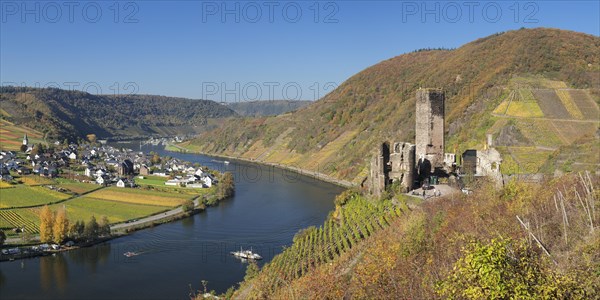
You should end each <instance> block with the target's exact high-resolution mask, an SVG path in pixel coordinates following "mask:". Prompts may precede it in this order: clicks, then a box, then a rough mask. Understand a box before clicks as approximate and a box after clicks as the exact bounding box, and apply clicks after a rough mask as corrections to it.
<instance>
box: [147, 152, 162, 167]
mask: <svg viewBox="0 0 600 300" xmlns="http://www.w3.org/2000/svg"><path fill="white" fill-rule="evenodd" d="M150 162H151V163H152V164H153V165H156V164H160V162H161V159H160V156H158V154H154V155H152V158H151V159H150Z"/></svg>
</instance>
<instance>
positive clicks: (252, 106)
mask: <svg viewBox="0 0 600 300" xmlns="http://www.w3.org/2000/svg"><path fill="white" fill-rule="evenodd" d="M311 103H312V101H301V100H296V101H294V100H265V101H244V102H233V103H227V106H228V107H229V108H231V109H233V110H234V111H235V112H236V113H238V114H239V115H241V116H248V117H261V116H276V115H280V114H284V113H288V112H291V111H294V110H297V109H299V108H302V107H304V106H307V105H309V104H311Z"/></svg>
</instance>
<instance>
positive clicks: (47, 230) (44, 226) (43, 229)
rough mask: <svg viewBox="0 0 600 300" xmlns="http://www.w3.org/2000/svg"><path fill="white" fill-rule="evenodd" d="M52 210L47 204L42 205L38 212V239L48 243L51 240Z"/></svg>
mask: <svg viewBox="0 0 600 300" xmlns="http://www.w3.org/2000/svg"><path fill="white" fill-rule="evenodd" d="M53 224H54V212H53V211H52V210H50V207H48V205H44V207H43V208H42V211H41V212H40V241H41V242H42V243H48V242H51V241H52V240H53V235H52V234H53V230H52V227H53Z"/></svg>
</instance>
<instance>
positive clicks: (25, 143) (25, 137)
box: [23, 133, 29, 146]
mask: <svg viewBox="0 0 600 300" xmlns="http://www.w3.org/2000/svg"><path fill="white" fill-rule="evenodd" d="M23 145H25V146H29V139H28V138H27V133H26V134H25V136H24V137H23Z"/></svg>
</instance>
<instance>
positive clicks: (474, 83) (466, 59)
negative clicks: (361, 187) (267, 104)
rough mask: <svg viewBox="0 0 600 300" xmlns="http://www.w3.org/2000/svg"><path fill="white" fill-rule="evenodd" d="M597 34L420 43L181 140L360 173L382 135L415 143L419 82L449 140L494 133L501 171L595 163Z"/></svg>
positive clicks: (336, 172)
mask: <svg viewBox="0 0 600 300" xmlns="http://www.w3.org/2000/svg"><path fill="white" fill-rule="evenodd" d="M598 49H600V38H599V37H597V36H593V35H588V34H583V33H577V32H572V31H564V30H557V29H546V28H537V29H521V30H515V31H509V32H505V33H498V34H494V35H491V36H488V37H485V38H481V39H477V40H475V41H473V42H471V43H468V44H466V45H463V46H462V47H459V48H457V49H454V50H430V51H415V52H412V53H407V54H403V55H400V56H397V57H394V58H391V59H388V60H385V61H382V62H380V63H378V64H376V65H374V66H371V67H369V68H367V69H365V70H364V71H362V72H359V73H358V74H356V75H354V76H352V77H351V78H349V79H348V80H347V81H346V82H344V83H343V84H342V85H340V86H339V87H338V88H337V89H336V90H335V91H333V92H331V93H330V94H328V95H327V96H326V97H324V98H322V99H320V100H319V101H316V102H314V103H313V104H311V105H309V106H306V107H303V108H300V109H298V110H296V111H294V112H292V113H290V114H286V115H280V116H277V117H260V118H244V119H238V120H234V121H232V122H228V123H227V124H226V125H225V126H223V127H219V128H216V129H215V130H213V131H211V132H208V133H205V134H203V135H202V136H200V137H199V138H198V139H197V140H194V141H190V142H186V143H184V144H183V145H182V146H184V147H187V148H189V149H191V150H195V151H201V152H207V153H214V154H223V155H230V156H237V157H242V158H248V159H254V160H257V161H265V162H273V163H280V164H286V165H290V166H295V167H298V168H302V169H308V170H313V171H318V172H321V173H325V174H328V175H332V176H334V177H337V178H340V179H347V180H351V181H354V182H355V183H360V182H361V181H362V180H363V179H364V178H365V177H366V175H367V160H368V158H369V157H370V154H371V153H372V151H373V150H374V149H375V147H377V145H379V144H380V143H381V142H382V141H384V140H389V141H408V142H414V120H415V116H414V111H415V91H416V90H417V89H418V88H419V87H441V88H443V89H444V90H445V91H446V99H447V100H446V134H447V138H446V151H447V152H455V153H457V154H460V153H462V151H464V150H466V149H469V148H475V149H482V148H483V147H484V142H485V136H486V134H488V133H491V134H493V136H494V139H495V140H496V141H497V143H498V145H499V150H500V151H501V152H502V154H503V158H504V160H505V164H503V172H504V173H505V174H514V173H536V172H545V173H550V172H553V171H554V170H557V169H558V170H562V171H575V170H580V169H590V170H597V169H598V166H599V164H600V161H599V160H600V158H598V155H597V153H598V151H600V145H599V142H598V140H599V139H598V134H599V132H600V131H599V124H600V116H599V115H598V113H599V110H598V106H599V103H600V53H599V50H598Z"/></svg>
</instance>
